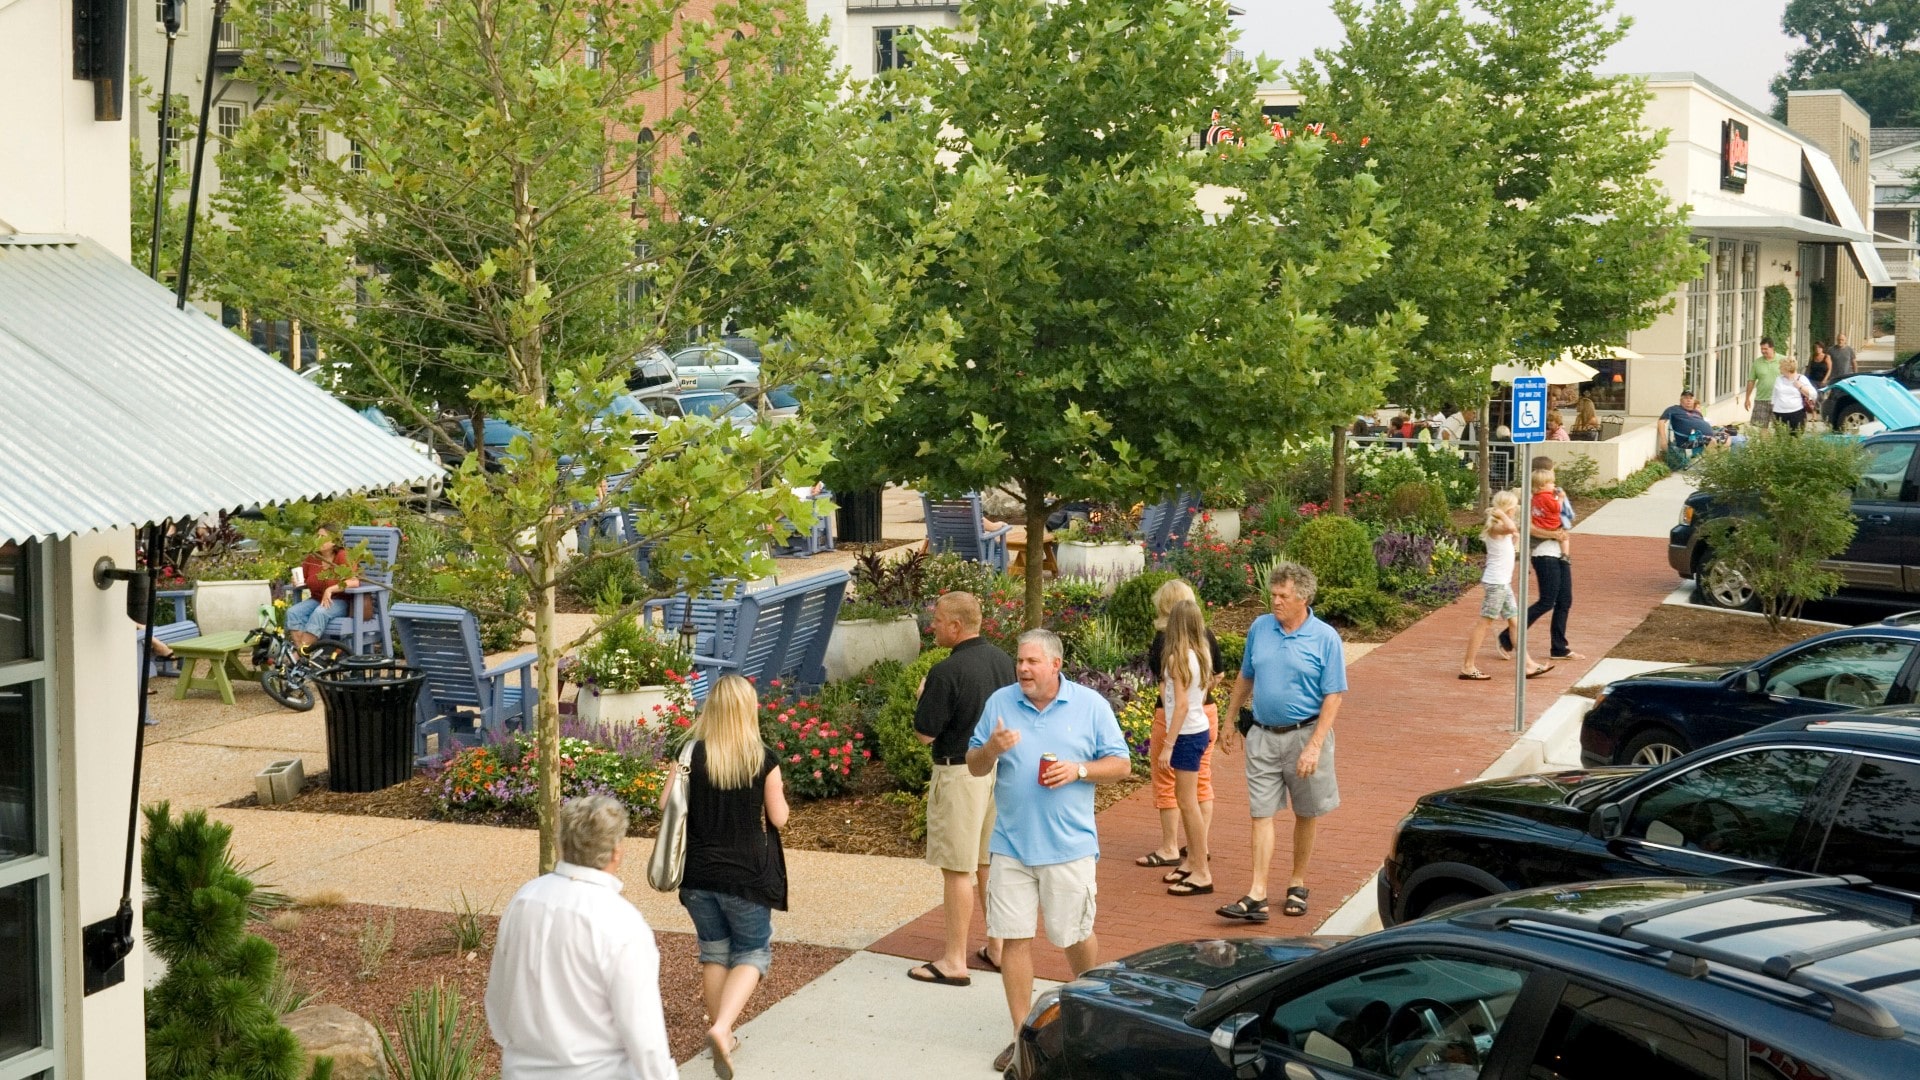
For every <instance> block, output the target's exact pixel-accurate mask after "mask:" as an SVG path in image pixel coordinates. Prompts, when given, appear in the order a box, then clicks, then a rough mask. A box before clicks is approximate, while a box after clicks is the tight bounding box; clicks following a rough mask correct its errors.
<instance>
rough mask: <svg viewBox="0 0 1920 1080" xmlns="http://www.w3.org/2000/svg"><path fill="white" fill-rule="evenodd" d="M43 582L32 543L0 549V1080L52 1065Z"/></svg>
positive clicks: (52, 844) (52, 925)
mask: <svg viewBox="0 0 1920 1080" xmlns="http://www.w3.org/2000/svg"><path fill="white" fill-rule="evenodd" d="M45 580H46V578H45V571H44V566H43V560H42V559H41V553H40V550H39V548H38V547H37V546H36V545H33V544H17V543H12V542H8V543H4V544H0V972H4V973H5V974H4V975H0V1080H11V1078H13V1077H25V1076H52V1075H54V1074H55V1072H56V1071H57V1068H58V1066H57V1059H58V1052H57V1051H58V1046H57V1044H56V1039H55V1034H56V1025H55V1024H54V1017H55V1015H56V1014H55V1007H54V1006H55V1002H56V1001H57V1000H58V996H57V995H58V990H59V987H58V986H57V985H56V982H57V980H56V978H55V971H54V967H53V957H54V956H55V952H54V947H53V946H54V942H55V941H57V940H58V938H57V933H58V929H59V928H58V926H57V925H56V922H55V919H56V912H55V908H56V905H55V903H54V898H55V897H56V896H58V895H59V890H58V888H57V885H58V881H57V878H56V873H57V870H58V866H57V862H56V859H55V857H54V856H55V853H56V851H57V850H58V845H57V843H56V834H55V831H54V820H53V814H52V809H51V808H52V807H53V805H54V801H53V792H52V790H51V781H50V779H49V778H50V776H51V775H52V760H51V756H52V752H51V750H50V749H49V747H50V744H51V742H52V739H51V737H50V724H49V722H48V718H47V693H46V687H47V679H48V676H49V674H50V668H51V665H50V664H49V663H47V659H46V654H47V649H46V619H45V611H46V606H45V596H46V594H45V590H44V588H43V584H44V582H45Z"/></svg>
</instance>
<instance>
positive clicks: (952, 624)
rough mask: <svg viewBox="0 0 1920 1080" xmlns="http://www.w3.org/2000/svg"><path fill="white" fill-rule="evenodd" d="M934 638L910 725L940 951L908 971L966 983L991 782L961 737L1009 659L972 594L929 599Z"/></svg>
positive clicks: (1007, 675)
mask: <svg viewBox="0 0 1920 1080" xmlns="http://www.w3.org/2000/svg"><path fill="white" fill-rule="evenodd" d="M933 640H934V641H935V642H936V643H937V644H939V645H941V646H943V647H946V648H950V649H952V650H953V654H952V655H950V656H948V657H947V658H946V659H945V660H942V661H940V662H939V663H938V664H935V665H934V666H933V668H932V670H930V671H928V672H927V681H926V682H925V683H924V684H923V685H922V686H921V688H920V704H919V706H918V708H916V709H915V710H914V714H913V728H914V731H915V732H916V733H917V734H918V735H919V736H920V741H921V742H923V743H925V744H927V746H928V748H929V749H930V750H931V751H932V753H933V777H932V780H931V782H930V783H929V784H928V785H927V861H928V862H929V863H932V864H933V865H934V866H937V867H939V868H940V875H941V877H943V878H944V879H945V883H946V892H945V899H944V903H943V908H944V911H945V915H946V922H947V931H946V951H945V952H943V953H942V954H941V956H940V958H939V959H937V960H934V961H931V962H929V963H925V964H922V965H920V966H919V967H917V968H914V969H913V970H911V971H909V972H908V973H907V974H908V975H909V976H910V977H912V978H914V979H916V980H918V981H920V982H931V983H941V984H943V985H948V986H966V985H968V984H969V983H970V982H971V981H972V979H971V977H970V976H968V974H967V928H968V926H969V924H971V923H972V921H973V906H974V902H975V896H974V889H975V883H976V880H977V882H978V888H979V889H980V895H981V897H984V896H985V895H986V887H987V840H988V838H989V837H991V836H992V835H993V784H994V778H993V776H992V775H991V774H989V775H987V776H974V775H973V774H972V773H970V772H968V771H967V740H968V738H970V737H971V736H972V735H973V729H974V726H975V725H976V724H978V723H979V722H980V714H981V712H982V711H983V710H985V708H986V704H987V699H988V698H989V697H992V696H993V692H994V691H995V690H998V689H1000V688H1001V687H1003V686H1009V685H1011V684H1012V683H1013V682H1014V681H1015V678H1016V676H1015V674H1014V670H1013V659H1012V658H1011V657H1009V656H1008V655H1007V654H1006V653H1005V652H1003V651H1002V650H1001V649H1000V648H999V647H998V646H996V645H994V644H993V643H992V642H990V641H988V640H986V639H985V638H983V637H981V636H980V600H979V598H977V597H975V596H974V595H973V594H972V593H964V592H951V593H947V594H946V595H945V596H942V597H941V598H940V599H939V600H938V601H937V602H936V603H935V604H934V606H933ZM982 902H984V900H983V901H982ZM999 951H1000V943H999V942H998V941H996V940H994V939H992V938H988V939H987V944H986V947H985V948H983V949H981V950H980V952H979V956H980V959H982V960H984V961H985V962H986V963H987V965H988V966H990V967H995V968H997V967H998V966H999V963H1000V960H999Z"/></svg>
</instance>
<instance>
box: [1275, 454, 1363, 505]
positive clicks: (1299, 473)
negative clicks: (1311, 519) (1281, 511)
mask: <svg viewBox="0 0 1920 1080" xmlns="http://www.w3.org/2000/svg"><path fill="white" fill-rule="evenodd" d="M1347 460H1348V468H1349V469H1351V468H1352V460H1353V454H1352V444H1348V455H1347ZM1276 480H1277V483H1276V484H1275V485H1274V486H1275V487H1277V488H1279V489H1280V491H1282V492H1285V493H1286V494H1285V496H1282V497H1279V501H1281V502H1293V503H1296V504H1297V503H1303V502H1316V503H1318V502H1326V501H1327V495H1328V493H1329V492H1331V491H1332V490H1333V443H1332V442H1331V441H1330V440H1328V439H1315V440H1313V441H1312V442H1309V443H1307V444H1306V445H1304V446H1301V447H1298V448H1296V449H1292V450H1290V451H1288V453H1287V454H1286V456H1285V458H1284V460H1283V461H1282V462H1281V463H1280V467H1279V469H1278V470H1277V475H1276ZM1347 486H1348V488H1349V490H1351V489H1352V487H1353V481H1352V480H1351V479H1349V480H1348V482H1347Z"/></svg>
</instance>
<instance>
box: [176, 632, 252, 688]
mask: <svg viewBox="0 0 1920 1080" xmlns="http://www.w3.org/2000/svg"><path fill="white" fill-rule="evenodd" d="M176 625H178V624H176ZM160 629H162V630H164V629H166V628H165V627H161V628H160ZM155 633H156V634H157V633H158V631H155ZM251 634H252V631H250V630H222V631H221V632H220V633H218V634H207V635H205V636H204V637H196V638H188V639H186V640H185V641H175V642H169V643H168V644H169V645H171V646H172V647H173V655H175V656H177V657H179V658H180V685H178V686H176V687H175V688H174V691H173V696H174V698H175V699H180V698H184V697H186V696H187V691H189V690H192V689H195V688H201V689H204V688H207V687H211V688H213V689H215V690H218V691H219V692H220V700H221V701H223V702H225V703H227V704H228V705H231V704H233V679H234V678H236V677H237V678H240V679H250V678H252V677H253V673H252V672H251V671H249V670H247V667H246V665H244V664H242V663H241V662H240V654H241V653H243V652H247V651H250V650H251V649H252V648H253V643H252V642H251V641H249V640H247V639H248V637H249V636H250V635H251ZM202 660H205V661H206V662H207V674H205V675H201V674H199V668H200V661H202Z"/></svg>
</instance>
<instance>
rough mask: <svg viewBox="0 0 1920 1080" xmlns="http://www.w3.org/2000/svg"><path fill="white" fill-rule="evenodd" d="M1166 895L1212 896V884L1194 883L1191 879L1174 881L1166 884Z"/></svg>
mask: <svg viewBox="0 0 1920 1080" xmlns="http://www.w3.org/2000/svg"><path fill="white" fill-rule="evenodd" d="M1167 895H1168V896H1212V895H1213V886H1212V885H1195V884H1194V883H1193V882H1191V881H1176V882H1174V883H1173V884H1171V885H1169V886H1167Z"/></svg>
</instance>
